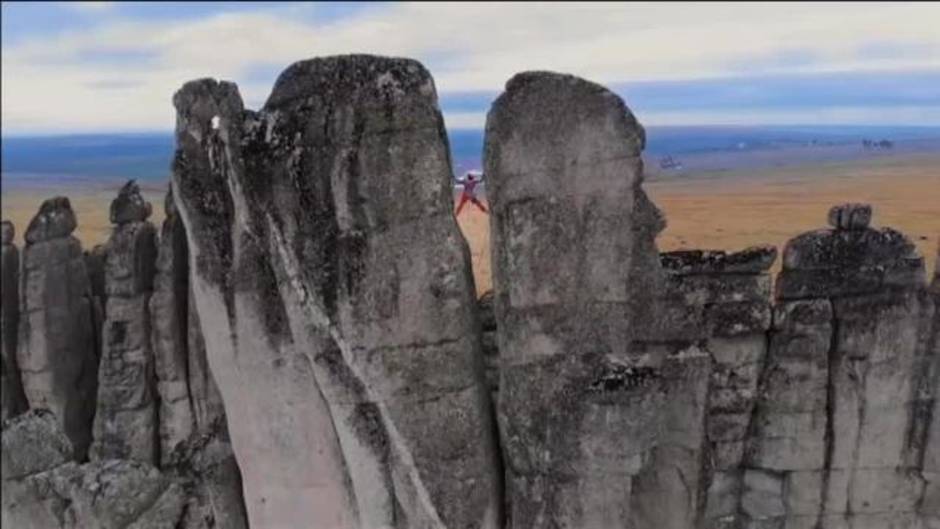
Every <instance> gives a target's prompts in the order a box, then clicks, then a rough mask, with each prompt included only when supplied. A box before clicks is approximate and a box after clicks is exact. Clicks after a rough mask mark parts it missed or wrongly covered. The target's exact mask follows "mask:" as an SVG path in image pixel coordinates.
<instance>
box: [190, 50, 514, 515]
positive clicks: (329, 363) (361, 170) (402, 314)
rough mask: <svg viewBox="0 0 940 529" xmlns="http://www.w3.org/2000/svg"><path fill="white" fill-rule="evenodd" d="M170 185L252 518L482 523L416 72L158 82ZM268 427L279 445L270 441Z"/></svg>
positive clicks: (426, 80) (335, 63)
mask: <svg viewBox="0 0 940 529" xmlns="http://www.w3.org/2000/svg"><path fill="white" fill-rule="evenodd" d="M174 103H175V105H176V107H177V112H178V120H177V141H178V150H177V156H176V161H175V163H174V175H173V181H174V194H175V196H176V197H177V204H178V205H179V208H180V213H181V217H182V218H183V220H184V224H185V225H186V231H187V235H188V242H189V247H190V252H191V259H190V260H191V263H192V265H193V268H192V269H193V273H192V279H193V291H194V299H195V302H196V308H197V310H198V313H199V319H200V322H201V326H202V330H203V335H204V337H205V340H206V348H207V356H208V359H209V366H210V368H211V370H212V373H213V375H214V376H215V379H216V381H217V382H218V384H219V388H220V390H221V393H222V397H223V400H224V402H225V407H226V409H238V410H239V413H238V415H237V416H236V415H230V417H229V419H230V423H229V426H230V430H231V434H232V441H233V445H234V447H235V452H236V455H237V457H238V460H239V462H240V463H241V469H242V473H243V477H244V488H245V493H246V504H247V508H248V513H249V518H250V521H251V524H252V525H257V526H263V527H290V526H291V525H292V524H293V523H295V521H296V520H300V519H304V520H311V523H314V525H317V526H322V527H333V526H343V527H354V526H361V527H384V526H388V527H415V526H426V527H496V526H498V524H499V521H500V519H501V514H500V510H501V494H500V490H499V473H500V467H499V463H498V457H497V456H498V454H497V449H496V446H495V427H494V425H493V422H492V418H491V416H490V413H489V410H490V407H489V403H488V393H487V391H486V390H485V387H484V384H483V372H482V363H481V362H480V344H479V334H478V327H477V325H476V321H475V310H474V304H473V302H472V301H473V298H472V292H473V285H472V279H471V275H470V272H469V252H468V249H467V247H466V243H465V241H464V240H463V238H462V237H461V235H460V232H459V231H458V228H457V225H456V223H455V221H454V218H453V216H452V214H451V210H450V207H451V206H450V203H451V199H450V178H451V176H450V175H451V169H450V165H449V157H448V154H447V152H448V151H447V144H446V136H445V133H444V129H443V122H442V119H441V116H440V112H439V109H438V107H437V101H436V94H435V91H434V85H433V82H432V81H431V78H430V76H429V74H428V73H427V71H426V70H424V68H423V67H421V66H420V65H419V64H417V63H415V62H412V61H407V60H394V59H382V58H376V57H365V56H345V57H337V58H330V59H323V60H313V61H307V62H302V63H298V64H295V65H294V66H292V67H291V68H289V69H288V70H287V71H286V72H285V73H284V74H283V75H282V76H281V77H280V78H279V80H278V82H277V85H276V86H275V88H274V91H273V92H272V94H271V96H270V98H269V99H268V102H267V103H266V104H265V107H264V108H263V109H262V110H260V111H259V112H250V111H245V110H244V109H243V108H242V103H241V98H240V97H239V95H238V93H237V89H236V88H235V87H234V86H233V85H231V84H227V83H217V82H215V81H208V80H204V81H196V82H192V83H189V84H187V85H186V86H184V87H183V89H182V90H180V92H178V93H177V95H176V96H175V98H174ZM272 443H274V444H275V445H276V446H278V450H271V446H272Z"/></svg>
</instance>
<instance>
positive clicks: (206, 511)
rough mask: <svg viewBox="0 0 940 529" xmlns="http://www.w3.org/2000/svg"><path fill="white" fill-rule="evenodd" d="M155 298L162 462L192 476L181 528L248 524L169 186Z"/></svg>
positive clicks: (154, 340)
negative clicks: (204, 343)
mask: <svg viewBox="0 0 940 529" xmlns="http://www.w3.org/2000/svg"><path fill="white" fill-rule="evenodd" d="M165 208H166V219H165V220H164V222H163V227H162V229H161V234H160V242H159V248H158V255H157V262H156V276H155V278H154V290H153V295H152V296H151V298H150V317H151V322H152V325H151V329H152V343H153V351H154V365H155V376H156V391H157V394H158V395H159V397H160V407H159V410H158V414H157V415H158V417H159V419H160V424H159V434H160V467H161V468H162V469H172V470H173V471H174V472H175V473H177V474H179V475H181V476H183V477H185V478H186V479H188V480H189V481H190V482H191V483H192V486H191V487H190V488H189V489H188V492H189V495H188V496H187V504H186V511H185V512H186V514H185V517H184V520H183V522H182V524H181V527H183V528H185V529H201V528H210V527H226V528H232V529H239V528H244V527H247V525H246V524H247V517H246V514H245V507H244V503H243V501H242V494H241V490H242V484H241V473H240V471H239V468H238V464H237V463H236V461H235V455H234V453H233V452H232V446H231V443H230V442H229V437H228V423H227V420H226V417H225V411H224V409H223V407H222V402H221V397H220V396H219V394H218V389H217V388H216V386H215V381H214V380H213V378H212V375H211V373H209V371H208V367H207V366H206V358H205V347H204V346H203V345H202V339H201V338H202V336H201V333H200V331H199V328H198V327H199V326H198V319H197V316H196V314H195V311H191V299H190V296H189V254H188V251H187V248H186V232H185V230H184V228H183V223H182V220H181V219H180V218H179V215H178V214H177V212H176V207H175V204H174V202H173V195H172V193H167V197H166V201H165Z"/></svg>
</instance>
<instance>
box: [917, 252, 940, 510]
mask: <svg viewBox="0 0 940 529" xmlns="http://www.w3.org/2000/svg"><path fill="white" fill-rule="evenodd" d="M937 257H938V259H937V261H936V262H937V267H936V270H935V271H934V276H933V282H932V283H931V285H930V295H931V297H932V298H933V303H934V314H933V318H932V321H930V320H929V319H928V320H927V321H928V325H929V329H930V331H929V332H930V334H929V338H928V341H927V347H926V352H927V354H926V355H925V360H926V361H925V362H924V364H923V368H922V372H923V373H924V377H923V381H924V384H923V385H922V387H921V388H919V389H920V391H919V393H920V396H921V402H922V404H921V405H920V406H919V407H917V408H915V414H914V416H915V421H916V420H917V419H919V420H920V421H921V422H920V423H919V424H920V425H922V427H923V434H922V435H923V437H921V439H923V444H922V445H921V446H922V447H923V453H922V457H921V459H920V461H919V463H920V466H921V469H922V472H921V476H922V477H923V478H924V480H925V483H924V495H923V498H922V499H921V503H920V513H921V516H922V517H923V519H924V524H925V527H926V529H937V528H940V241H938V244H937ZM916 433H917V432H916V430H915V434H916ZM916 438H917V437H916V436H915V439H916Z"/></svg>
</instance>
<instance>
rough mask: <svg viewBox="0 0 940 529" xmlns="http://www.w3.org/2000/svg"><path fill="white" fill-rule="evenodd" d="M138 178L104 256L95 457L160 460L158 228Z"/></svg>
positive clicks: (125, 193)
mask: <svg viewBox="0 0 940 529" xmlns="http://www.w3.org/2000/svg"><path fill="white" fill-rule="evenodd" d="M150 213H151V207H150V204H149V203H147V202H145V201H144V199H143V197H142V196H141V195H140V189H139V188H138V186H137V184H136V183H134V181H130V182H128V183H127V184H126V185H125V186H124V187H123V188H122V189H121V191H120V192H119V194H118V196H117V198H116V199H115V200H114V201H113V202H112V203H111V222H112V223H113V224H114V231H113V232H112V234H111V239H110V240H109V241H108V252H107V260H106V261H105V278H104V283H105V285H104V286H105V293H106V295H107V302H106V309H105V313H106V319H105V323H104V328H103V331H102V337H103V339H102V354H101V364H100V370H99V374H98V409H97V414H96V415H95V428H94V438H95V442H94V444H93V446H92V458H94V459H134V460H137V461H144V462H147V463H150V464H157V463H158V461H159V460H158V454H159V445H158V443H157V433H158V432H157V399H156V392H155V389H154V380H153V370H154V366H153V350H152V348H151V344H150V314H149V302H150V294H151V292H152V290H153V276H154V263H155V261H156V230H155V229H154V227H153V224H151V223H150V222H149V221H147V218H148V217H149V216H150Z"/></svg>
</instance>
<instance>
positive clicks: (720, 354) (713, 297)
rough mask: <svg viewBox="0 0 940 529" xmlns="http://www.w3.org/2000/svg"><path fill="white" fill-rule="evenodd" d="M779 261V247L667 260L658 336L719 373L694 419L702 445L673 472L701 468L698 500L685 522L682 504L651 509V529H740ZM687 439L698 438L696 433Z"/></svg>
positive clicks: (688, 506)
mask: <svg viewBox="0 0 940 529" xmlns="http://www.w3.org/2000/svg"><path fill="white" fill-rule="evenodd" d="M776 256H777V251H776V249H775V248H773V247H755V248H748V249H746V250H744V251H741V252H735V253H726V252H722V251H677V252H669V253H666V254H663V255H662V260H661V262H662V265H663V268H664V269H665V270H666V273H667V282H666V289H665V292H664V304H663V305H662V306H660V308H659V309H660V310H659V313H660V315H661V321H660V324H659V325H658V329H657V332H658V333H661V336H660V339H661V340H663V341H665V343H670V342H674V341H677V342H678V343H679V344H684V345H685V346H686V347H689V346H690V345H692V344H697V345H698V346H700V347H702V349H703V350H704V351H705V352H707V353H708V354H709V356H710V358H711V370H710V374H709V375H708V377H709V386H708V388H706V391H707V393H708V397H707V402H708V403H707V406H706V407H704V409H703V412H704V414H703V415H697V414H696V415H693V416H690V417H689V420H690V422H691V423H693V424H704V428H703V432H702V433H701V434H698V435H699V437H700V438H701V442H702V445H701V446H699V445H697V444H696V445H691V446H690V447H689V448H687V449H686V451H685V452H684V453H679V454H673V456H672V458H671V460H672V461H673V463H672V464H671V466H672V467H676V465H675V463H674V462H675V461H680V460H681V459H679V457H680V456H683V455H684V457H685V461H686V467H688V468H690V469H698V474H697V475H698V478H699V479H698V481H697V482H696V481H691V480H686V481H690V482H691V483H689V484H687V485H685V487H687V488H688V489H689V490H690V491H694V492H695V494H694V495H693V499H692V500H691V501H688V500H687V501H686V502H684V503H683V506H684V511H682V512H684V513H685V515H684V516H683V517H682V518H681V519H678V518H676V513H678V512H680V511H679V510H678V509H677V508H676V506H675V505H666V506H663V507H658V508H656V509H651V510H652V512H654V513H656V514H657V515H658V517H657V518H655V519H653V520H651V522H653V523H652V524H651V525H650V527H656V526H662V527H694V526H701V527H705V528H709V527H715V528H719V527H734V525H732V522H734V521H735V520H736V519H737V518H738V516H737V512H738V509H739V495H740V491H741V488H742V482H743V478H744V475H743V471H742V462H743V457H744V453H745V447H746V443H747V440H748V434H749V432H750V431H751V429H752V428H753V423H752V417H753V411H754V406H755V403H756V401H757V392H758V383H759V378H760V373H761V369H762V367H763V365H764V359H765V357H766V354H767V330H768V328H769V327H770V323H771V305H770V285H771V278H770V275H769V274H768V273H767V270H768V269H769V268H770V266H771V265H772V264H773V262H774V260H775V259H776ZM702 435H704V437H701V436H702ZM687 437H688V438H690V439H694V438H696V428H691V431H690V432H689V434H688V436H687ZM676 468H678V467H676ZM677 473H678V472H673V475H676V474H677ZM689 474H690V470H683V471H682V473H681V474H680V475H689ZM667 475H668V474H667ZM682 486H683V484H682V483H679V482H677V481H676V480H675V479H674V480H673V484H672V487H671V490H682V488H681V487H682ZM668 491H669V489H667V490H664V491H663V492H664V494H668ZM673 494H674V493H673ZM652 504H653V505H656V502H652ZM703 504H704V508H703V507H702V506H703ZM670 521H671V523H670ZM657 523H658V524H659V525H657Z"/></svg>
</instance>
